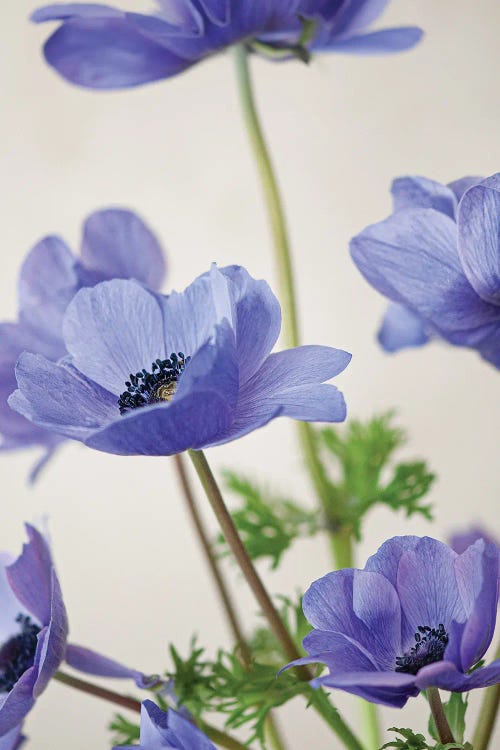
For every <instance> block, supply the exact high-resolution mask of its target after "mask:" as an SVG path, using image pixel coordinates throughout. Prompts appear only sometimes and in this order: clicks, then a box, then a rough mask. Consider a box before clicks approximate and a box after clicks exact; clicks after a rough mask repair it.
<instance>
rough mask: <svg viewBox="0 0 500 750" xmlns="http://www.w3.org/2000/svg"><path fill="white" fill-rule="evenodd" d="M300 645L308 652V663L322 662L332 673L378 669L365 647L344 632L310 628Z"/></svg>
mask: <svg viewBox="0 0 500 750" xmlns="http://www.w3.org/2000/svg"><path fill="white" fill-rule="evenodd" d="M302 645H303V647H304V649H305V651H307V653H308V654H311V656H310V657H309V658H307V662H305V663H308V664H311V663H314V662H322V663H324V664H326V665H327V666H328V668H329V669H330V670H331V671H332V672H333V673H334V674H338V673H340V672H353V671H356V672H364V671H365V670H366V671H374V670H375V671H376V670H378V668H379V667H378V664H377V662H376V661H375V660H374V658H373V656H372V655H371V654H370V652H369V651H367V649H365V648H363V646H362V645H361V644H360V643H358V642H357V641H356V640H354V639H353V638H349V637H348V636H347V635H344V633H334V632H331V631H327V630H312V631H311V632H310V633H309V634H308V635H306V637H305V638H304V640H303V641H302Z"/></svg>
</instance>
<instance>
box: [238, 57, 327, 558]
mask: <svg viewBox="0 0 500 750" xmlns="http://www.w3.org/2000/svg"><path fill="white" fill-rule="evenodd" d="M235 63H236V75H237V80H238V90H239V94H240V100H241V107H242V111H243V118H244V121H245V125H246V129H247V132H248V137H249V140H250V144H251V146H252V151H253V155H254V158H255V163H256V165H257V169H258V172H259V176H260V181H261V185H262V190H263V192H264V199H265V204H266V207H267V212H268V216H269V223H270V226H271V233H272V236H273V245H274V255H275V259H276V265H277V271H278V282H279V296H280V300H281V304H282V310H283V333H284V338H285V342H286V344H287V346H290V347H295V346H299V344H300V335H299V323H298V316H297V298H296V292H295V281H294V274H293V263H292V256H291V251H290V242H289V238H288V229H287V225H286V219H285V213H284V210H283V202H282V199H281V195H280V190H279V186H278V181H277V179H276V175H275V171H274V167H273V163H272V159H271V156H270V153H269V149H268V147H267V143H266V139H265V137H264V133H263V130H262V126H261V123H260V119H259V115H258V112H257V106H256V103H255V96H254V92H253V86H252V79H251V76H250V68H249V65H248V50H247V49H246V47H245V46H244V45H237V46H236V47H235ZM297 425H298V430H299V437H300V442H301V446H302V451H303V454H304V459H305V464H306V467H307V470H308V472H309V474H310V477H311V481H312V483H313V485H314V488H315V491H316V493H317V495H318V498H319V500H320V502H321V506H322V508H323V511H324V513H325V515H326V518H327V523H328V525H329V526H330V527H331V528H332V534H333V535H335V533H336V531H337V528H340V527H341V526H342V517H341V513H340V511H341V507H340V506H341V498H338V497H335V496H334V495H335V488H334V487H333V485H332V483H331V482H330V481H329V480H328V477H327V476H326V474H325V471H324V469H323V466H322V464H321V461H320V458H319V448H318V444H317V440H316V437H315V434H314V431H313V429H312V427H311V425H309V424H307V423H305V422H298V423H297ZM332 552H333V555H334V560H335V562H336V565H337V567H340V565H339V562H340V561H339V560H337V552H336V545H335V543H332Z"/></svg>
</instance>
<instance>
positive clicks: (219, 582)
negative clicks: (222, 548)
mask: <svg viewBox="0 0 500 750" xmlns="http://www.w3.org/2000/svg"><path fill="white" fill-rule="evenodd" d="M174 462H175V468H176V470H177V475H178V477H179V482H180V484H181V487H182V490H183V494H184V499H185V501H186V506H187V509H188V511H189V515H190V517H191V521H192V523H193V526H194V529H195V532H196V535H197V537H198V541H199V542H200V545H201V547H202V549H203V552H204V554H205V560H206V562H207V565H208V568H209V570H210V572H211V574H212V577H213V579H214V582H215V586H216V588H217V591H218V592H219V596H220V599H221V602H222V606H223V608H224V612H225V615H226V618H227V620H228V622H229V625H230V627H231V631H232V634H233V638H234V640H235V642H236V644H237V645H238V647H239V649H240V653H241V657H242V660H243V662H244V663H245V665H248V664H250V661H251V658H252V655H251V653H250V649H249V648H248V645H247V643H246V641H245V637H244V635H243V630H242V627H241V623H240V620H239V617H238V613H237V612H236V608H235V606H234V604H233V601H232V599H231V595H230V593H229V589H228V587H227V585H226V582H225V580H224V578H223V575H222V572H221V570H220V567H219V565H218V564H217V560H216V559H215V555H214V553H213V550H212V545H211V543H210V539H209V537H208V534H207V531H206V529H205V527H204V525H203V521H202V519H201V516H200V513H199V511H198V508H197V505H196V500H195V497H194V493H193V490H192V487H191V484H190V482H189V477H188V474H187V471H186V466H185V462H184V457H183V456H182V455H181V454H179V453H178V454H176V455H175V456H174Z"/></svg>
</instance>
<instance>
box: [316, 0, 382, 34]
mask: <svg viewBox="0 0 500 750" xmlns="http://www.w3.org/2000/svg"><path fill="white" fill-rule="evenodd" d="M388 2H389V0H351V1H350V2H348V3H340V7H339V3H338V2H336V1H335V2H333V3H332V16H333V17H332V20H333V21H334V22H335V25H334V29H335V33H337V34H345V35H350V34H354V33H356V32H358V31H361V30H362V29H365V28H366V27H367V26H370V24H372V23H373V22H374V21H376V20H377V18H378V17H379V16H380V15H381V14H382V13H383V12H384V10H385V8H386V6H387V4H388ZM325 17H326V18H327V19H328V3H326V9H325Z"/></svg>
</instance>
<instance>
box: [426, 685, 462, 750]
mask: <svg viewBox="0 0 500 750" xmlns="http://www.w3.org/2000/svg"><path fill="white" fill-rule="evenodd" d="M427 698H428V699H429V707H430V709H431V713H432V716H433V719H434V723H435V725H436V729H437V733H438V735H439V740H440V742H442V743H443V744H444V745H446V744H448V743H453V742H455V738H454V736H453V733H452V731H451V729H450V725H449V724H448V719H447V718H446V714H445V712H444V708H443V704H442V703H441V696H440V695H439V690H438V689H437V688H435V687H431V688H428V689H427Z"/></svg>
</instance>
